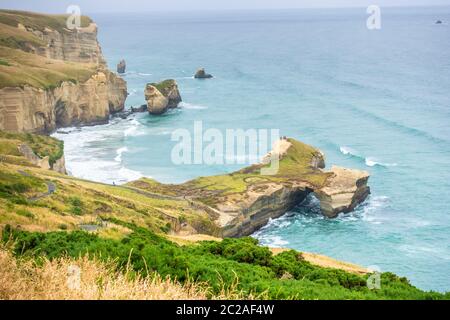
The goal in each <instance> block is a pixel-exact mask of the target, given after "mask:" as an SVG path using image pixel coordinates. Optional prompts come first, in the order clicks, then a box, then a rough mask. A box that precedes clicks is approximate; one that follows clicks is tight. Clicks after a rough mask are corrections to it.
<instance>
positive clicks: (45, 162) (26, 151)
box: [19, 143, 66, 174]
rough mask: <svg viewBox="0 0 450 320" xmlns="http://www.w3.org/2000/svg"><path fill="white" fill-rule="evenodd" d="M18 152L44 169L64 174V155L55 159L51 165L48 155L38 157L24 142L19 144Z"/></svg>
mask: <svg viewBox="0 0 450 320" xmlns="http://www.w3.org/2000/svg"><path fill="white" fill-rule="evenodd" d="M19 152H20V153H21V154H22V155H23V156H24V157H25V158H26V159H27V160H28V161H30V162H31V163H32V164H34V165H36V166H38V167H40V168H41V169H45V170H53V171H56V172H59V173H62V174H66V166H65V160H64V156H62V157H61V158H60V159H58V160H56V161H55V163H53V165H50V162H49V157H48V156H46V157H44V158H40V157H39V156H37V155H36V154H35V153H34V151H33V150H32V149H31V148H30V147H29V146H28V145H27V144H25V143H23V144H21V145H20V146H19Z"/></svg>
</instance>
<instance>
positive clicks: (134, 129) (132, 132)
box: [123, 119, 145, 137]
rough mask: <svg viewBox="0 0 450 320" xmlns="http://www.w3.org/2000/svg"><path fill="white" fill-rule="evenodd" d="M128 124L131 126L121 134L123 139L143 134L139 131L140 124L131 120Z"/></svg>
mask: <svg viewBox="0 0 450 320" xmlns="http://www.w3.org/2000/svg"><path fill="white" fill-rule="evenodd" d="M129 123H130V124H131V126H130V127H128V128H127V129H125V131H124V132H123V135H124V136H125V137H137V136H142V135H143V134H145V132H144V131H143V130H140V129H141V128H140V127H141V124H140V123H139V121H137V120H136V119H133V120H131V121H130V122H129Z"/></svg>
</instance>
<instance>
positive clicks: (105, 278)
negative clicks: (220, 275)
mask: <svg viewBox="0 0 450 320" xmlns="http://www.w3.org/2000/svg"><path fill="white" fill-rule="evenodd" d="M238 286H239V279H238V278H237V277H235V280H234V282H233V284H232V285H231V286H229V287H228V288H225V285H222V290H221V291H220V292H219V293H218V294H211V290H210V288H209V286H208V285H207V284H206V283H193V282H190V281H188V282H185V283H184V284H181V283H179V282H177V281H173V280H171V279H170V278H165V279H164V278H162V277H161V276H159V275H158V274H156V273H155V274H154V275H153V276H148V277H143V276H141V275H139V274H136V273H134V272H131V271H130V270H129V268H128V267H127V268H126V270H124V272H122V271H120V270H117V268H116V264H115V262H114V261H111V262H109V263H105V262H100V261H99V260H95V259H89V258H88V257H87V256H85V257H80V258H78V259H72V258H67V257H66V258H59V259H55V260H48V259H45V258H43V262H42V263H39V264H37V263H36V261H34V260H30V259H18V258H15V257H14V256H13V255H12V254H11V252H9V250H7V249H5V247H4V246H0V300H206V299H214V300H254V299H267V294H266V293H265V292H264V293H262V294H258V295H254V294H244V293H243V292H242V291H240V290H238V289H237V287H238Z"/></svg>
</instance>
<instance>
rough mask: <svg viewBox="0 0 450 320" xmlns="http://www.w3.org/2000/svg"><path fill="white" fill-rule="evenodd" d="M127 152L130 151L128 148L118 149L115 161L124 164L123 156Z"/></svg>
mask: <svg viewBox="0 0 450 320" xmlns="http://www.w3.org/2000/svg"><path fill="white" fill-rule="evenodd" d="M127 151H128V148H127V147H122V148H119V149H117V151H116V153H117V157H115V158H114V160H115V161H117V162H122V154H123V153H124V152H127Z"/></svg>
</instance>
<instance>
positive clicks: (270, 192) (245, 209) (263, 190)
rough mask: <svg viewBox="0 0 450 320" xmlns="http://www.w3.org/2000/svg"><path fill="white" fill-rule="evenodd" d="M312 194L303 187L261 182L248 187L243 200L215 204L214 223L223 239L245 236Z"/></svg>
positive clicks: (238, 198)
mask: <svg viewBox="0 0 450 320" xmlns="http://www.w3.org/2000/svg"><path fill="white" fill-rule="evenodd" d="M310 192H311V190H310V189H309V188H308V186H307V185H306V184H303V183H293V184H287V185H283V184H276V183H263V184H258V185H255V186H251V187H250V188H249V189H248V190H247V192H246V194H245V196H244V197H234V199H228V200H227V201H226V202H225V203H221V204H219V205H218V209H219V211H220V212H221V215H220V218H219V219H218V220H217V221H216V223H218V224H219V226H220V227H221V231H222V235H221V236H222V237H241V236H247V235H250V234H252V233H254V232H255V231H257V230H258V229H260V228H262V227H263V226H265V225H266V224H267V223H268V222H269V220H270V219H275V218H278V217H280V216H282V215H283V214H285V213H286V212H287V211H289V210H291V209H292V208H293V207H295V206H296V205H297V204H299V203H301V202H302V201H303V200H304V199H305V198H306V196H307V195H308V194H309V193H310Z"/></svg>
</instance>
